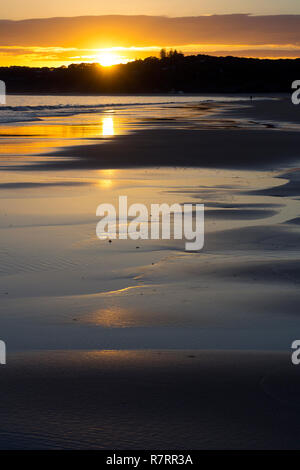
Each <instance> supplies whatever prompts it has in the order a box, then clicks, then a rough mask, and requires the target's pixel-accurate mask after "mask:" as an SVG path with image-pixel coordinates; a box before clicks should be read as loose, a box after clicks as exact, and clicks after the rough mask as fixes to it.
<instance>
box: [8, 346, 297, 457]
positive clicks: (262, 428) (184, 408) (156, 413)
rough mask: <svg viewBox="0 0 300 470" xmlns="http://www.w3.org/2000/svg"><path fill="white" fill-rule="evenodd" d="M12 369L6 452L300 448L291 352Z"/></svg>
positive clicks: (135, 354)
mask: <svg viewBox="0 0 300 470" xmlns="http://www.w3.org/2000/svg"><path fill="white" fill-rule="evenodd" d="M9 363H10V366H9V367H7V368H5V370H3V371H1V387H0V410H1V411H0V413H1V429H0V448H1V449H20V448H21V449H32V448H35V449H118V450H125V449H135V450H139V449H152V450H153V449H163V450H164V449H173V450H177V449H210V450H213V449H295V448H298V447H299V438H298V436H299V430H300V429H299V426H300V425H299V414H300V408H299V400H298V396H299V392H300V376H299V373H298V371H297V368H295V366H292V365H290V358H289V356H288V354H286V353H276V352H269V353H266V352H247V351H234V352H233V351H218V352H212V351H210V352H209V351H199V350H196V351H193V350H192V351H191V350H186V351H183V352H178V351H152V352H149V351H102V352H99V351H83V352H74V351H70V352H60V351H57V352H49V351H44V352H38V353H34V354H32V353H24V354H18V355H12V356H10V357H9ZM12 408H13V410H14V412H13V413H12V412H11V410H12Z"/></svg>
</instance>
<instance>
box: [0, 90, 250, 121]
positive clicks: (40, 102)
mask: <svg viewBox="0 0 300 470" xmlns="http://www.w3.org/2000/svg"><path fill="white" fill-rule="evenodd" d="M248 99H249V97H246V96H242V95H241V96H229V95H228V96H221V95H220V96H215V95H211V96H210V95H205V96H199V95H194V96H192V95H154V96H153V95H152V96H149V95H130V96H122V95H121V96H79V95H78V96H71V95H68V96H57V95H37V96H34V95H9V96H7V99H6V105H3V106H0V123H9V122H28V121H29V122H30V121H38V120H40V119H42V118H44V117H50V116H51V117H54V116H61V117H63V116H72V115H75V114H83V113H85V114H89V113H99V112H100V111H103V110H105V109H109V108H113V109H114V108H124V107H125V108H128V107H135V106H153V105H171V106H172V105H176V104H189V103H190V104H192V103H197V102H206V101H207V102H212V101H213V102H230V101H241V100H242V101H244V100H248Z"/></svg>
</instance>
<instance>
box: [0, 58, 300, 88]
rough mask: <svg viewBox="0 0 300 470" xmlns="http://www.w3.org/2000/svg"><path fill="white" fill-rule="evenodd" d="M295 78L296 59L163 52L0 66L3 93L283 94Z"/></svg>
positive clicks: (298, 71) (299, 71)
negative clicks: (104, 60) (127, 58)
mask: <svg viewBox="0 0 300 470" xmlns="http://www.w3.org/2000/svg"><path fill="white" fill-rule="evenodd" d="M297 79H300V59H276V60H268V59H246V58H238V57H213V56H208V55H201V54H199V55H192V56H184V55H183V54H181V53H178V52H177V51H169V52H167V51H166V50H162V51H161V54H160V58H157V57H148V58H146V59H144V60H135V61H134V62H129V63H127V64H120V65H114V66H111V67H101V66H100V65H99V64H72V65H69V66H68V67H65V66H63V67H58V68H48V67H43V68H32V67H0V80H4V81H5V82H6V86H7V91H8V93H92V94H93V93H175V92H184V93H204V92H220V93H222V92H227V93H243V92H246V93H258V92H287V91H290V88H291V83H292V82H293V81H294V80H297Z"/></svg>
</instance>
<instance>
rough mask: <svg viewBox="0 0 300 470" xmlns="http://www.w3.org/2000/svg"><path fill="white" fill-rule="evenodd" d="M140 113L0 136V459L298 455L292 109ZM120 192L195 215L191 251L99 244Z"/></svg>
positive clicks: (159, 244)
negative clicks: (196, 243) (63, 454)
mask: <svg viewBox="0 0 300 470" xmlns="http://www.w3.org/2000/svg"><path fill="white" fill-rule="evenodd" d="M248 105H249V106H248ZM245 106H248V107H245ZM297 111H298V112H300V111H299V110H298V108H297ZM143 112H144V111H143V110H142V109H139V111H137V110H135V111H131V112H130V113H129V112H127V111H126V112H125V111H122V112H121V111H120V112H116V110H114V113H111V114H110V113H108V114H107V113H106V114H105V115H104V116H103V115H99V116H92V117H87V116H77V117H74V118H72V117H69V118H67V119H60V120H59V122H58V121H57V119H54V120H53V121H52V120H51V119H48V120H45V122H42V123H41V122H39V123H30V124H26V125H11V126H10V127H9V126H8V127H9V128H8V127H7V126H6V127H5V128H3V135H2V136H1V132H0V140H1V142H3V147H2V150H1V152H2V154H1V174H2V176H3V178H2V181H1V185H0V198H1V203H2V206H1V218H0V233H1V240H2V243H1V248H0V260H1V263H0V278H1V286H0V302H1V318H0V329H1V339H4V340H5V341H6V342H7V347H8V352H9V354H8V363H7V365H6V366H3V367H2V366H1V368H0V380H1V387H0V398H1V411H0V416H1V429H0V447H1V448H9V449H10V448H105V449H144V448H147V449H154V448H157V449H163V448H172V449H191V448H194V449H216V448H220V449H232V448H239V449H264V448H267V449H269V448H270V449H273V448H279V449H290V448H293V449H295V448H297V449H298V448H299V442H298V438H297V436H298V431H299V430H298V424H297V423H298V421H299V420H298V405H297V399H296V397H297V394H298V392H299V391H300V385H299V377H300V376H299V374H300V368H299V371H298V368H297V367H295V366H292V365H291V359H290V354H291V350H290V346H291V343H292V341H293V340H294V339H297V338H298V337H299V334H300V318H299V301H300V294H299V282H300V274H299V261H300V254H299V235H300V232H299V230H300V229H299V218H300V184H299V174H300V170H299V167H300V165H299V148H300V147H299V142H300V140H299V129H298V117H297V115H296V107H294V108H291V107H290V104H289V103H288V102H287V101H285V100H284V101H264V102H253V104H252V105H250V104H249V103H248V104H245V103H243V104H241V103H239V104H237V103H235V104H234V105H233V104H230V105H228V104H226V105H223V104H222V105H220V104H214V105H212V104H209V105H207V104H206V105H203V104H202V105H199V106H195V105H193V106H192V105H189V106H188V107H182V105H181V106H178V108H175V107H174V108H165V107H160V108H155V109H151V111H149V110H147V112H146V111H145V114H143ZM134 113H136V114H134ZM108 115H109V118H108V119H109V121H104V120H105V119H107V116H108ZM280 116H281V118H280ZM259 117H260V119H259ZM254 119H255V122H254V121H253V120H254ZM97 120H98V121H99V122H100V123H101V120H103V123H105V125H104V124H103V129H102V128H101V126H100V125H99V122H97ZM269 121H270V122H269ZM79 124H80V125H79ZM108 124H109V126H110V127H109V128H110V131H109V132H112V134H111V135H110V136H107V135H104V133H105V132H107V131H105V129H107V125H108ZM270 124H271V125H270ZM99 126H100V127H99ZM112 126H114V127H112ZM99 129H102V131H103V135H99ZM16 134H17V135H18V138H17V139H15V137H13V136H15V135H16ZM9 135H10V136H11V137H9ZM64 136H67V137H66V138H64ZM69 136H72V137H71V138H69ZM46 137H47V138H46ZM74 141H75V142H76V145H74ZM25 144H26V145H25ZM45 147H47V149H46V150H45ZM120 194H121V195H122V194H123V195H124V194H126V195H128V198H129V201H131V202H142V203H144V204H146V205H148V204H150V203H156V202H157V203H158V202H159V203H162V202H167V203H176V202H178V203H185V202H189V203H204V204H205V206H206V217H205V245H204V249H203V250H202V251H200V252H199V253H187V252H186V251H185V250H184V242H183V241H180V240H163V241H151V240H139V241H138V242H136V241H131V240H127V241H123V240H115V241H113V243H111V244H109V243H107V242H104V241H100V240H98V239H97V237H96V234H95V228H96V223H97V221H98V219H97V218H96V216H95V212H96V207H97V206H98V204H100V203H102V202H108V203H116V201H117V198H118V196H119V195H120ZM137 246H138V249H137Z"/></svg>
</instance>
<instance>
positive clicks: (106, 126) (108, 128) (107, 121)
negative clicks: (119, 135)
mask: <svg viewBox="0 0 300 470" xmlns="http://www.w3.org/2000/svg"><path fill="white" fill-rule="evenodd" d="M102 135H103V136H104V137H109V136H113V135H115V130H114V119H113V118H112V117H105V118H102Z"/></svg>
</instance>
